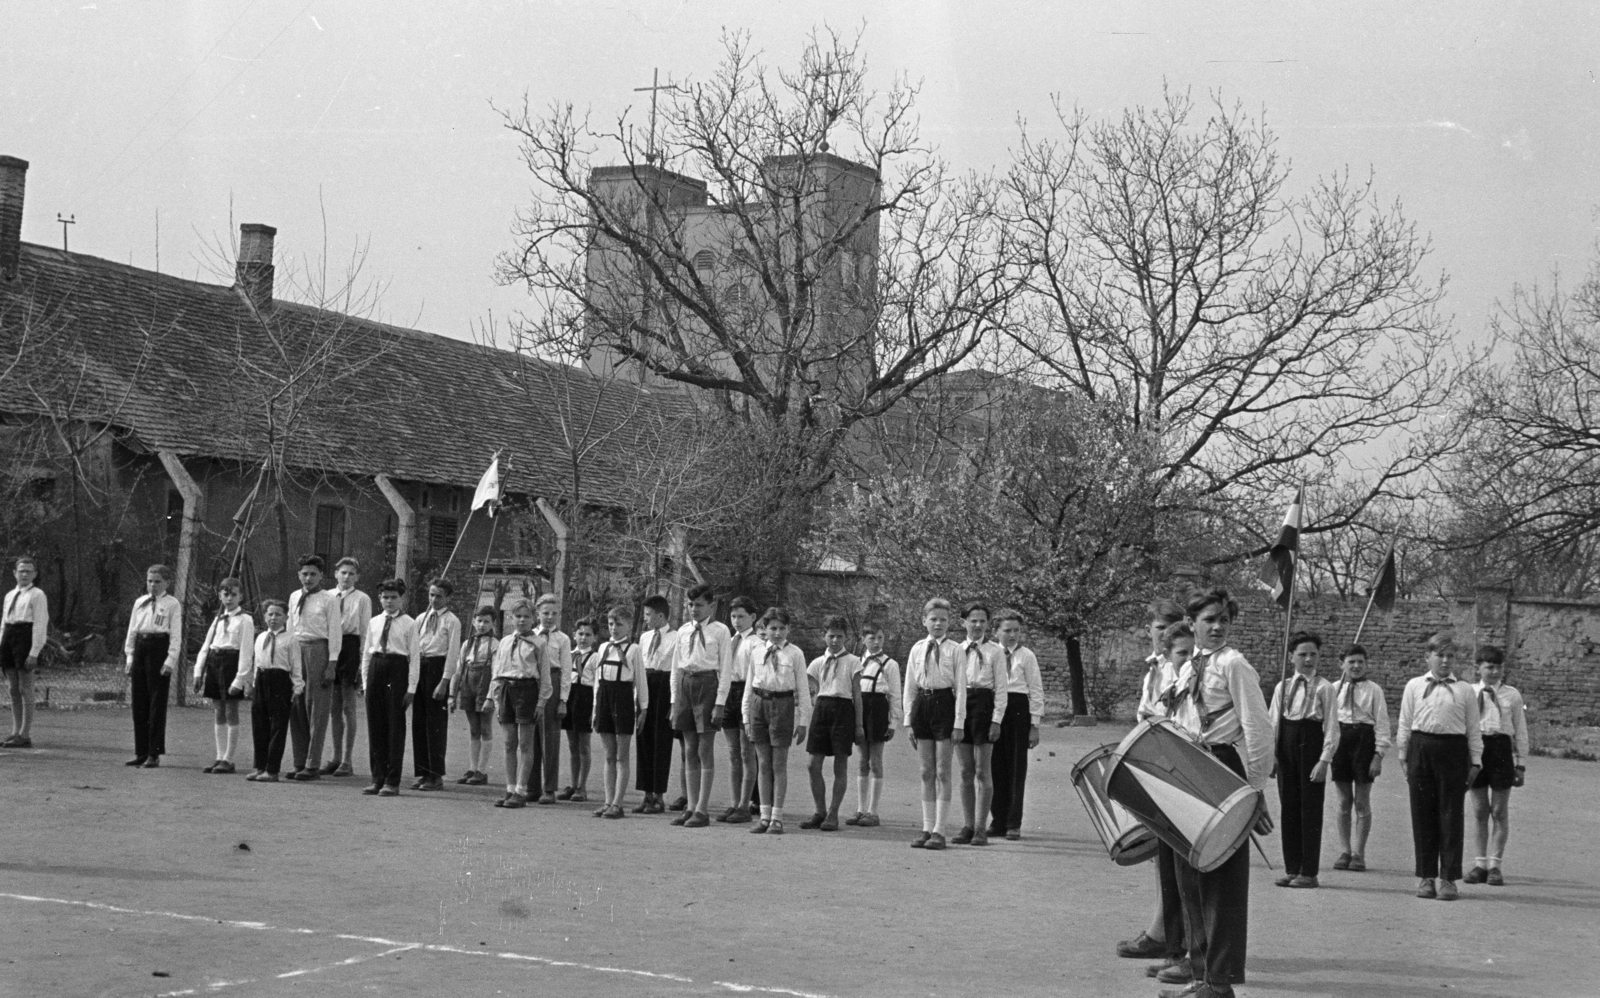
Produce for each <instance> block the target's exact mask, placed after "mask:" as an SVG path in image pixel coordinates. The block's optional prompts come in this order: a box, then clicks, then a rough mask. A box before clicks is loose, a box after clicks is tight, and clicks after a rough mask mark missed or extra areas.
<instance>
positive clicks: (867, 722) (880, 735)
mask: <svg viewBox="0 0 1600 998" xmlns="http://www.w3.org/2000/svg"><path fill="white" fill-rule="evenodd" d="M861 714H862V718H861V726H862V728H863V729H865V731H866V735H867V744H869V745H874V744H877V743H878V742H886V741H888V740H889V732H890V731H891V730H893V729H891V728H890V727H889V694H887V693H863V694H861Z"/></svg>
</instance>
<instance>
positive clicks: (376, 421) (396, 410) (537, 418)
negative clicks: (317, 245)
mask: <svg viewBox="0 0 1600 998" xmlns="http://www.w3.org/2000/svg"><path fill="white" fill-rule="evenodd" d="M25 315H31V316H32V318H33V320H34V321H35V324H36V325H38V324H39V323H38V320H40V319H41V318H43V319H45V322H44V323H43V325H44V326H45V327H46V328H47V329H53V330H61V331H63V332H64V333H65V335H64V336H62V337H59V338H58V339H57V340H56V341H55V343H56V347H57V348H60V347H61V346H63V345H66V346H67V347H68V349H70V351H71V352H72V354H73V355H74V360H75V361H79V362H81V369H82V371H83V373H84V376H85V381H86V383H87V384H88V385H89V386H90V387H91V389H92V391H91V394H95V393H98V397H99V398H101V399H109V400H115V401H113V402H109V403H104V406H105V409H104V411H106V412H107V413H108V414H109V413H112V412H113V410H114V418H113V421H114V422H115V423H116V424H117V425H118V426H119V427H121V428H123V429H125V430H126V431H128V432H130V433H132V434H133V435H134V436H135V437H136V438H137V439H138V441H140V442H142V443H143V444H144V445H145V446H147V447H150V448H152V449H170V450H173V451H175V452H177V453H178V454H180V455H185V456H195V457H211V458H220V459H224V460H238V461H242V462H246V463H255V462H259V461H260V460H261V458H262V455H263V454H264V452H265V448H266V439H265V438H266V425H267V420H266V418H265V416H264V404H263V402H262V400H261V399H262V395H261V393H260V392H259V391H258V390H256V389H253V388H251V387H250V386H248V385H246V386H244V387H242V388H241V385H240V379H241V377H242V376H243V375H242V374H241V369H240V366H239V364H238V362H237V360H236V359H235V357H234V352H235V351H236V350H239V349H243V350H244V351H246V352H247V353H248V354H249V356H250V358H251V360H252V362H254V363H260V364H269V363H271V361H270V360H269V356H270V352H269V350H268V349H267V341H268V338H267V337H266V336H265V335H264V333H263V331H262V327H261V324H260V320H259V319H258V318H257V317H256V315H255V313H253V312H252V310H251V309H250V308H249V306H248V303H247V302H246V299H245V298H244V295H243V292H241V291H239V290H238V289H236V288H233V287H226V286H223V285H217V284H205V283H201V282H197V281H189V280H184V279H182V278H178V277H172V276H169V275H165V274H157V273H154V272H152V271H148V270H141V269H138V268H135V267H131V266H126V265H123V264H119V263H114V262H112V261H109V260H102V259H99V258H96V257H92V256H86V255H84V254H81V253H66V252H62V251H59V250H54V249H50V248H47V247H43V246H37V245H31V244H27V243H24V244H23V245H22V261H21V272H20V273H19V275H18V280H16V281H15V282H11V283H9V284H0V351H3V352H4V355H5V356H7V357H9V356H12V355H14V354H15V350H16V343H17V337H18V334H19V330H20V328H21V323H22V320H23V317H24V316H25ZM268 316H269V321H270V322H271V323H272V325H273V328H274V329H275V330H277V331H278V333H279V336H280V339H281V341H282V342H283V343H284V344H285V345H286V348H287V349H288V351H289V352H290V353H291V354H292V355H293V354H295V353H296V352H299V353H300V354H303V353H304V352H305V351H309V350H312V349H314V348H315V345H316V344H318V343H320V342H325V338H326V337H327V336H328V335H330V331H331V330H334V329H337V330H338V332H337V333H336V334H333V335H337V336H338V338H339V340H340V342H341V345H342V346H343V347H344V348H345V351H344V353H345V355H346V356H349V357H351V358H361V359H362V360H360V361H357V362H358V363H361V362H365V363H367V364H368V365H369V366H367V367H365V368H364V369H363V370H362V371H361V372H360V374H359V375H358V376H356V377H355V378H352V379H349V380H348V381H347V383H346V384H345V385H344V386H343V387H342V388H341V390H340V392H339V394H341V395H343V396H345V398H346V399H347V401H346V402H344V403H341V404H337V405H333V406H331V407H330V405H329V403H328V402H327V401H326V400H322V401H319V402H316V403H313V404H312V405H310V406H308V407H307V411H308V412H312V413H317V412H320V413H321V414H320V415H313V416H312V417H311V418H309V419H307V420H306V422H305V424H304V425H306V426H308V427H313V429H310V430H307V431H304V432H302V433H300V434H298V435H295V434H291V438H290V442H289V445H288V447H287V450H286V459H287V461H288V463H289V464H291V465H294V466H297V467H302V468H310V469H314V470H321V471H337V472H343V473H346V474H354V475H363V476H364V475H371V474H376V473H379V472H385V473H387V474H389V475H390V476H392V477H394V478H397V479H402V480H411V481H419V482H427V483H436V484H447V485H458V486H469V487H470V486H472V485H475V484H476V483H477V481H478V477H479V476H480V475H481V474H482V473H483V470H484V468H485V467H487V465H488V462H489V457H490V455H491V454H492V453H493V452H494V451H495V450H497V449H502V448H503V449H504V450H505V453H506V458H507V462H508V463H509V469H510V470H509V472H508V474H507V476H506V481H505V489H506V491H507V492H508V493H520V494H522V495H526V496H546V497H551V498H554V497H556V496H559V495H563V494H565V492H566V490H567V489H568V484H567V483H568V482H570V474H569V472H568V470H567V460H566V457H565V455H566V451H565V449H564V448H563V446H562V444H561V442H560V441H561V439H562V435H561V431H560V430H561V424H560V419H559V416H558V413H559V412H560V411H562V410H563V409H564V410H565V411H567V412H570V413H573V414H575V415H576V416H577V417H578V419H581V420H583V421H591V420H592V428H591V429H590V430H589V433H590V435H591V438H592V437H593V436H594V435H597V434H601V433H606V432H608V431H611V430H616V431H617V432H616V433H615V435H614V436H613V437H612V438H611V442H610V443H609V444H608V445H607V446H605V447H601V448H598V449H597V450H596V452H595V453H594V454H592V455H590V456H589V457H588V459H587V460H586V461H585V464H584V472H583V475H582V477H581V483H582V489H583V492H584V498H585V499H586V500H588V501H598V502H604V501H605V498H606V496H607V495H608V494H615V492H616V490H617V486H618V484H619V483H620V476H622V475H625V474H626V473H627V470H626V468H625V467H623V466H621V465H616V464H612V463H608V461H607V454H608V453H619V452H620V453H624V454H625V453H628V451H629V449H630V448H629V444H630V442H631V441H633V440H635V439H636V438H637V437H638V436H639V435H640V434H644V433H653V432H659V427H661V426H662V425H669V426H670V425H671V423H672V422H673V419H674V417H675V416H682V415H684V414H685V412H686V411H687V409H688V407H689V406H690V403H689V402H688V400H687V399H686V398H685V397H684V396H683V395H682V394H681V393H679V392H676V391H673V390H670V389H669V390H661V389H650V390H645V389H641V388H639V387H638V386H636V385H633V384H631V383H627V382H622V381H616V380H605V379H602V378H599V377H597V376H594V375H592V374H590V373H588V372H586V371H584V370H581V369H578V368H572V367H567V366H563V365H559V364H551V363H547V362H544V361H538V360H533V359H530V358H520V357H519V356H518V355H517V354H514V353H511V352H508V351H504V350H496V349H493V348H490V347H485V346H480V345H478V344H474V343H466V342H463V341H461V340H456V339H452V338H450V337H446V336H439V335H436V334H432V333H426V332H421V331H418V330H414V329H405V328H401V327H398V326H390V325H385V324H383V323H379V322H372V321H369V320H365V319H359V318H350V317H347V316H343V315H340V314H338V313H335V312H330V311H324V310H318V309H313V308H308V307H305V306H301V305H295V304H290V303H286V302H282V301H275V302H274V303H273V305H272V306H271V309H270V311H269V312H268ZM146 333H148V334H149V336H150V337H151V339H150V341H149V342H150V343H151V344H152V345H153V350H152V351H151V352H150V353H149V355H148V357H147V358H146V359H145V360H144V362H143V367H142V370H140V365H141V353H142V351H143V350H144V344H145V342H146V340H145V337H144V335H143V334H146ZM73 366H74V368H75V369H76V368H77V367H79V364H78V363H74V365H73ZM283 366H286V365H278V369H281V368H282V367H283ZM136 371H137V372H138V373H137V374H135V373H134V372H136ZM21 373H22V372H21V370H18V371H15V372H13V374H12V376H11V377H10V378H8V379H6V382H0V384H6V383H9V385H10V386H11V387H7V388H4V389H3V397H0V409H9V410H12V411H29V410H30V409H33V408H36V405H35V404H33V403H31V401H30V400H29V399H28V398H27V396H26V394H25V393H24V392H22V391H20V390H18V389H19V388H20V385H19V383H18V382H17V381H16V380H15V379H16V377H17V376H18V375H19V374H21ZM519 382H520V384H519ZM124 399H125V400H124ZM241 399H243V400H244V401H243V402H241V401H240V400H241ZM574 421H575V420H574Z"/></svg>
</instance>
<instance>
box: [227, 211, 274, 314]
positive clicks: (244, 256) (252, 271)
mask: <svg viewBox="0 0 1600 998" xmlns="http://www.w3.org/2000/svg"><path fill="white" fill-rule="evenodd" d="M277 234H278V230H277V229H274V228H273V227H272V226H270V225H260V224H258V223H256V222H245V223H244V224H243V225H240V226H239V262H238V263H237V264H235V265H234V277H233V283H234V286H235V287H237V288H239V289H240V290H241V291H243V292H244V293H245V294H246V295H247V296H248V297H249V298H250V301H251V303H252V304H254V305H255V307H256V308H257V309H259V310H262V311H265V310H266V309H267V308H270V307H271V305H272V240H273V237H274V236H276V235H277Z"/></svg>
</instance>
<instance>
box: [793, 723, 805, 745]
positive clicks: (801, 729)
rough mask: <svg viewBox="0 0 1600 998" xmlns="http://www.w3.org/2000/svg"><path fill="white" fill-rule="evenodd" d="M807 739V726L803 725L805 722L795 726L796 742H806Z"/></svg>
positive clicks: (797, 743)
mask: <svg viewBox="0 0 1600 998" xmlns="http://www.w3.org/2000/svg"><path fill="white" fill-rule="evenodd" d="M805 740H806V726H805V725H803V724H801V725H797V726H796V727H795V729H794V743H795V744H796V745H799V744H801V743H802V742H804V741H805Z"/></svg>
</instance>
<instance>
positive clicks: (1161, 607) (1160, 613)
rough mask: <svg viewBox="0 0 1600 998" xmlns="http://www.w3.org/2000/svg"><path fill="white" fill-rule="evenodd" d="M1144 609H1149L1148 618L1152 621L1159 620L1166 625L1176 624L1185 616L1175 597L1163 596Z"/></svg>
mask: <svg viewBox="0 0 1600 998" xmlns="http://www.w3.org/2000/svg"><path fill="white" fill-rule="evenodd" d="M1146 609H1147V610H1149V611H1150V619H1151V620H1152V621H1160V622H1161V623H1162V624H1165V625H1168V626H1170V625H1172V624H1176V623H1177V622H1178V621H1180V620H1182V619H1183V618H1184V617H1185V616H1186V615H1185V614H1184V612H1183V607H1181V606H1179V605H1178V601H1177V600H1175V599H1166V598H1163V599H1158V600H1155V601H1154V602H1152V603H1151V604H1150V605H1149V606H1148V607H1146Z"/></svg>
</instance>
